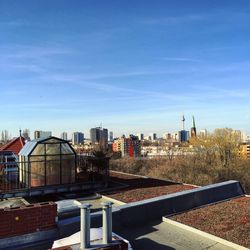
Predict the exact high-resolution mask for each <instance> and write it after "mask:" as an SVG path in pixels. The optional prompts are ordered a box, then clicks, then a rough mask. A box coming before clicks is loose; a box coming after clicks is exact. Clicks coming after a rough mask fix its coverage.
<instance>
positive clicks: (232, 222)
mask: <svg viewBox="0 0 250 250" xmlns="http://www.w3.org/2000/svg"><path fill="white" fill-rule="evenodd" d="M170 219H173V220H175V221H178V222H181V223H183V224H186V225H189V226H192V227H194V228H197V229H199V230H201V231H205V232H207V233H210V234H213V235H216V236H218V237H221V238H223V239H225V240H228V241H231V242H234V243H236V244H239V245H242V246H244V247H247V248H250V197H246V196H244V197H240V198H235V199H232V200H230V201H226V202H221V203H217V204H214V205H210V206H206V207H203V208H198V209H195V210H192V211H188V212H185V213H182V214H178V215H175V216H172V217H170Z"/></svg>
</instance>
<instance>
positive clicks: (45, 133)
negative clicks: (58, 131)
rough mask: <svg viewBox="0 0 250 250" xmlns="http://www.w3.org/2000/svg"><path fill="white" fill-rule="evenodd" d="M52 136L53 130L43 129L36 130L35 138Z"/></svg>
mask: <svg viewBox="0 0 250 250" xmlns="http://www.w3.org/2000/svg"><path fill="white" fill-rule="evenodd" d="M50 136H52V132H51V131H42V130H36V131H34V138H35V139H39V138H47V137H50Z"/></svg>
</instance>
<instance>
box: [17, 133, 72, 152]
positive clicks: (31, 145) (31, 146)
mask: <svg viewBox="0 0 250 250" xmlns="http://www.w3.org/2000/svg"><path fill="white" fill-rule="evenodd" d="M51 139H53V140H55V141H58V143H67V144H69V143H68V142H67V141H65V140H63V139H61V138H57V137H54V136H49V137H46V138H38V139H34V140H32V141H29V142H27V143H26V144H25V146H24V147H23V148H22V150H21V151H20V152H19V155H22V156H28V155H30V154H31V153H32V152H33V150H34V149H35V147H36V146H37V145H38V144H40V143H46V141H48V140H51ZM71 149H72V148H71Z"/></svg>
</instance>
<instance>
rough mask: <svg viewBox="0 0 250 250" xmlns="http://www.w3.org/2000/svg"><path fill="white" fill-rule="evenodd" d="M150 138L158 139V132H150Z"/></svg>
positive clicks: (152, 139)
mask: <svg viewBox="0 0 250 250" xmlns="http://www.w3.org/2000/svg"><path fill="white" fill-rule="evenodd" d="M149 138H150V140H151V141H156V140H157V134H156V133H151V134H149Z"/></svg>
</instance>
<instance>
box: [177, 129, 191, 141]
mask: <svg viewBox="0 0 250 250" xmlns="http://www.w3.org/2000/svg"><path fill="white" fill-rule="evenodd" d="M178 138H179V142H187V141H188V139H189V131H186V130H181V131H179V133H178Z"/></svg>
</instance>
